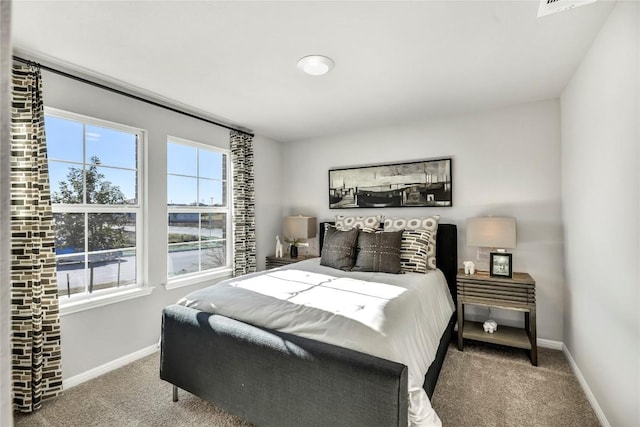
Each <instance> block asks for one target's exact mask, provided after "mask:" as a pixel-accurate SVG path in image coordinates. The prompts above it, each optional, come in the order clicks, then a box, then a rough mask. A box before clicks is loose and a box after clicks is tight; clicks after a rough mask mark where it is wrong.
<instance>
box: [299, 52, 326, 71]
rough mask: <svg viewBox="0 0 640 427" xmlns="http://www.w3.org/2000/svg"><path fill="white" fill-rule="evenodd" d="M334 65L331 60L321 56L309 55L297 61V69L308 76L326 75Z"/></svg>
mask: <svg viewBox="0 0 640 427" xmlns="http://www.w3.org/2000/svg"><path fill="white" fill-rule="evenodd" d="M334 65H335V64H334V62H333V60H332V59H331V58H329V57H327V56H322V55H309V56H305V57H304V58H300V60H299V61H298V68H299V69H300V70H302V71H303V72H305V73H307V74H309V75H310V76H322V75H324V74H327V73H328V72H329V70H331V69H332V68H333V66H334Z"/></svg>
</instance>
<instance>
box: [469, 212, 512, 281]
mask: <svg viewBox="0 0 640 427" xmlns="http://www.w3.org/2000/svg"><path fill="white" fill-rule="evenodd" d="M467 246H477V247H478V257H477V258H478V265H480V263H481V260H480V258H481V256H480V254H481V248H491V253H490V258H489V263H488V264H489V265H488V268H487V270H488V271H489V275H490V276H491V277H507V278H509V277H511V272H512V262H511V261H512V256H511V254H508V253H506V251H505V249H507V248H515V247H516V219H515V218H506V217H480V218H468V219H467Z"/></svg>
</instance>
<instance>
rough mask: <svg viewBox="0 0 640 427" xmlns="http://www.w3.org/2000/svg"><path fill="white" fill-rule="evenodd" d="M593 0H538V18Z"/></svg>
mask: <svg viewBox="0 0 640 427" xmlns="http://www.w3.org/2000/svg"><path fill="white" fill-rule="evenodd" d="M595 2H596V0H540V6H539V7H538V18H540V17H541V16H547V15H551V14H552V13H557V12H563V11H565V10H569V9H573V8H574V7H579V6H584V5H587V4H590V3H595Z"/></svg>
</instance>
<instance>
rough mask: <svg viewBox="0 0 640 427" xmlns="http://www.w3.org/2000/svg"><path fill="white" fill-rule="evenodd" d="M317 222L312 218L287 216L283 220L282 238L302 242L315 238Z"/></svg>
mask: <svg viewBox="0 0 640 427" xmlns="http://www.w3.org/2000/svg"><path fill="white" fill-rule="evenodd" d="M316 228H317V221H316V217H314V216H302V215H297V216H287V217H285V218H284V237H285V238H287V239H290V240H294V239H296V240H304V239H311V238H314V237H316Z"/></svg>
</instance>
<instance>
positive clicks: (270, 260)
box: [266, 254, 315, 270]
mask: <svg viewBox="0 0 640 427" xmlns="http://www.w3.org/2000/svg"><path fill="white" fill-rule="evenodd" d="M311 258H315V256H303V255H298V257H297V258H291V256H289V254H286V255H282V258H276V256H275V255H269V256H268V257H267V265H266V267H267V270H271V269H272V268H276V267H282V266H283V265H289V264H294V263H296V262H300V261H304V260H306V259H311Z"/></svg>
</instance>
